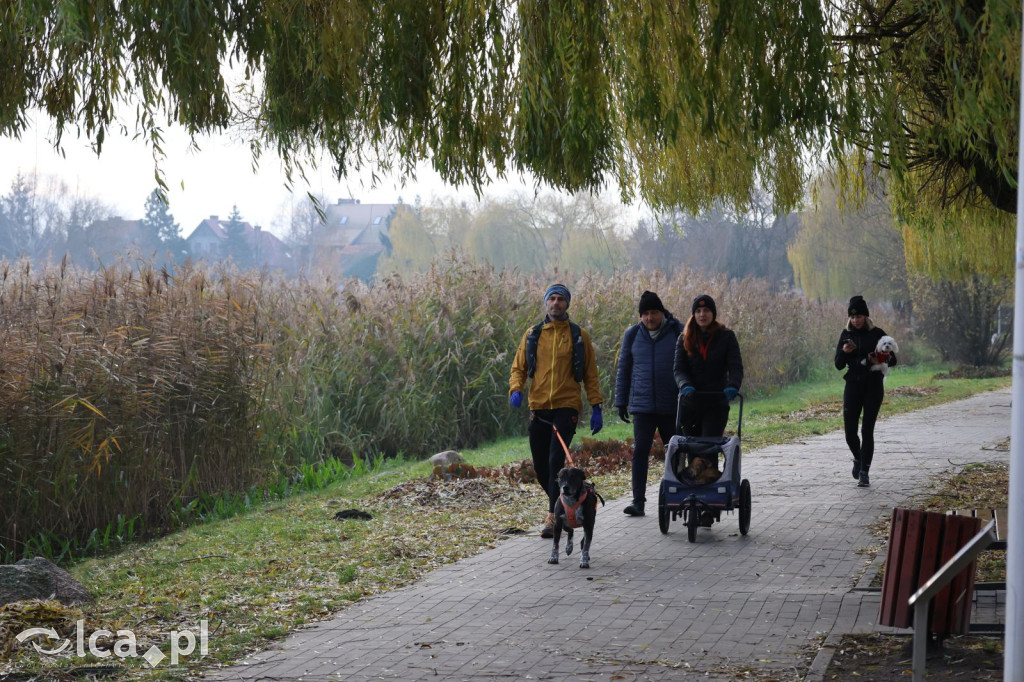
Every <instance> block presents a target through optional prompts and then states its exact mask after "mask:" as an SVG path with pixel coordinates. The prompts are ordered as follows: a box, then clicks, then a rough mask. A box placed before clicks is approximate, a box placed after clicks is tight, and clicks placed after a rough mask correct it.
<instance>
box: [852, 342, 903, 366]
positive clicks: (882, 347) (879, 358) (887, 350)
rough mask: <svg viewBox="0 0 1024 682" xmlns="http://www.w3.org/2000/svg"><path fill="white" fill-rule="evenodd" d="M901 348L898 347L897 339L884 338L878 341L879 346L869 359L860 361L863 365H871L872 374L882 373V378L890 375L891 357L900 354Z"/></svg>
mask: <svg viewBox="0 0 1024 682" xmlns="http://www.w3.org/2000/svg"><path fill="white" fill-rule="evenodd" d="M899 349H900V347H899V346H897V345H896V339H894V338H892V337H891V336H883V337H882V338H880V339H878V344H877V345H876V346H875V350H874V352H872V353H868V357H867V358H866V359H864V360H861V361H860V364H862V365H871V371H872V372H881V373H882V376H885V375H886V374H888V373H889V356H890V355H892V354H893V353H896V352H899Z"/></svg>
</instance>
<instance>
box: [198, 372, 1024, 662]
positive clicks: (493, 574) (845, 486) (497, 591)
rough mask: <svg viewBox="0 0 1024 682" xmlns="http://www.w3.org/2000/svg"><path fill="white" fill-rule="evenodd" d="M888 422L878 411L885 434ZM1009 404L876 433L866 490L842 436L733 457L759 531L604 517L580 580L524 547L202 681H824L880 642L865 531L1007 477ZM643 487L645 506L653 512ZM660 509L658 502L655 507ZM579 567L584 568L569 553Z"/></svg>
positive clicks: (540, 546) (992, 396)
mask: <svg viewBox="0 0 1024 682" xmlns="http://www.w3.org/2000/svg"><path fill="white" fill-rule="evenodd" d="M884 411H885V408H884V407H883V416H884ZM1009 433H1010V393H1009V391H997V392H994V393H988V394H983V395H979V396H975V397H973V398H970V399H967V400H963V401H960V402H957V403H951V404H948V405H943V406H939V407H934V408H929V409H926V410H923V411H920V412H916V413H913V414H906V415H902V416H897V417H893V418H889V419H884V418H883V420H881V421H880V422H879V423H878V426H877V428H876V453H877V454H876V457H875V462H874V466H873V468H872V470H871V481H872V487H871V488H868V489H864V488H858V487H857V486H856V484H855V482H854V480H853V478H851V476H850V458H849V455H848V454H847V448H846V444H845V441H844V439H843V436H842V434H841V433H831V434H827V435H823V436H818V437H815V438H811V439H808V440H806V441H803V442H799V443H793V444H789V445H781V446H774V447H770V448H766V449H763V450H758V451H752V452H747V453H744V462H743V474H744V476H745V477H746V478H747V479H749V480H750V483H751V487H752V492H753V507H752V509H753V513H752V519H751V523H750V532H749V534H748V535H747V536H745V537H744V536H741V535H740V534H739V532H738V522H737V518H736V514H735V513H733V514H727V515H723V519H722V522H721V523H717V524H715V525H714V527H713V528H710V529H700V530H699V531H698V536H697V542H696V543H693V544H691V543H689V542H687V539H686V528H685V526H684V525H683V523H682V521H681V520H679V521H676V522H675V523H673V524H672V526H671V528H670V532H669V534H668V535H662V534H661V532H660V531H659V530H658V521H657V515H656V514H649V515H648V516H647V517H645V518H642V519H634V518H630V517H627V516H625V515H624V514H623V513H622V509H623V507H624V506H625V505H626V504H627V503H628V502H629V499H628V497H627V498H622V499H619V500H613V501H611V500H610V501H609V502H608V505H607V506H606V507H603V508H601V510H600V511H599V513H598V523H597V530H596V532H595V540H594V545H593V547H592V549H591V569H590V570H589V571H586V570H580V569H579V568H578V567H577V561H576V559H577V556H578V555H577V554H575V553H574V554H573V556H572V557H570V559H569V560H564V559H563V561H562V563H561V564H559V565H557V566H549V565H547V564H546V563H545V561H546V559H547V556H548V553H549V551H550V542H549V541H546V540H540V539H538V538H537V537H536V536H529V537H519V538H514V539H510V540H507V541H505V542H502V543H501V544H499V545H498V546H497V547H496V548H495V549H492V550H489V551H486V552H483V553H481V554H479V555H477V556H474V557H471V558H469V559H465V560H463V561H460V562H458V563H456V564H452V565H449V566H446V567H443V568H441V569H438V570H437V571H435V572H433V573H431V574H430V575H428V576H427V577H426V578H424V579H423V580H421V581H419V582H418V583H416V584H414V585H411V586H409V587H407V588H404V589H400V590H395V591H393V592H390V593H387V594H383V595H380V596H377V597H373V598H371V599H367V600H366V601H363V602H360V603H358V604H355V605H353V606H352V607H350V608H348V609H346V610H344V611H342V612H341V613H340V614H338V616H337V617H336V618H335V619H334V620H331V621H326V622H322V623H318V624H316V625H313V626H311V627H309V628H307V629H304V630H301V631H299V632H297V633H295V634H293V635H292V636H290V637H288V638H287V639H285V640H284V641H283V642H281V643H280V644H279V645H277V646H276V647H274V648H272V649H269V650H267V651H264V652H261V653H259V654H257V655H255V656H253V657H252V658H251V659H249V660H246V661H244V662H243V663H241V664H239V665H237V666H234V667H232V668H227V669H224V670H221V671H219V672H218V673H217V674H216V675H213V674H211V675H210V677H212V678H216V679H244V680H290V679H306V680H335V679H340V680H378V679H385V680H387V679H401V680H406V681H411V680H486V679H535V680H566V679H573V680H576V679H580V680H613V679H624V680H689V679H693V680H697V679H700V680H735V679H737V678H738V676H739V675H741V674H742V673H743V671H750V675H751V677H750V678H751V679H762V680H764V679H779V680H803V679H808V680H820V679H821V675H822V674H823V673H824V669H825V666H826V665H827V662H828V651H829V649H828V647H825V648H824V649H822V653H819V649H820V648H821V645H822V643H823V642H826V641H827V642H830V643H831V642H835V641H836V640H837V638H838V637H839V636H841V635H842V634H845V633H850V632H870V631H872V630H874V629H875V624H874V623H875V619H876V615H877V612H878V601H879V595H878V593H877V592H874V593H872V592H867V591H862V590H858V589H856V588H857V585H858V582H860V583H861V584H862V585H863V584H866V583H867V582H868V581H869V580H870V577H871V575H873V574H874V571H875V570H877V566H878V562H876V563H875V564H873V565H869V561H868V558H867V557H865V555H864V554H863V553H862V551H861V550H862V548H865V547H867V546H869V545H873V544H877V543H878V542H879V541H878V539H877V538H875V537H873V536H872V534H871V532H870V530H869V527H870V526H871V525H872V524H874V523H875V522H876V521H877V520H879V519H880V518H888V517H889V516H891V512H892V508H893V507H894V506H898V505H905V506H912V505H913V498H914V496H915V495H918V494H921V493H923V492H924V488H925V483H926V482H927V481H928V480H929V479H930V478H931V477H933V476H936V475H937V474H939V473H940V472H943V471H946V470H948V469H950V468H951V466H962V465H964V464H967V463H970V462H978V461H993V460H995V461H1007V460H1008V453H1007V452H1006V451H1005V450H997V449H995V448H994V447H993V446H994V445H995V444H996V443H998V442H1000V441H1004V440H1005V439H1007V438H1008V437H1009ZM657 483H658V482H657V481H652V484H653V485H652V487H651V490H650V491H649V492H648V499H654V500H656V499H657ZM652 493H653V494H652ZM577 551H578V550H577Z"/></svg>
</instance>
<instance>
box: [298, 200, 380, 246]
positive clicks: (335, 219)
mask: <svg viewBox="0 0 1024 682" xmlns="http://www.w3.org/2000/svg"><path fill="white" fill-rule="evenodd" d="M398 206H399V204H363V203H360V202H359V200H358V199H338V203H336V204H331V205H329V206H326V207H324V214H325V216H326V221H325V223H324V225H322V226H321V227H320V228H319V229H318V230H317V231H316V233H315V234H314V236H313V239H312V240H311V241H312V242H313V243H314V244H316V245H317V246H326V247H334V248H340V247H346V246H349V245H353V244H367V245H374V246H375V247H378V248H379V247H380V234H381V233H382V232H383V233H387V230H388V225H389V224H390V222H391V216H392V215H393V214H394V212H395V209H396V208H397V207H398Z"/></svg>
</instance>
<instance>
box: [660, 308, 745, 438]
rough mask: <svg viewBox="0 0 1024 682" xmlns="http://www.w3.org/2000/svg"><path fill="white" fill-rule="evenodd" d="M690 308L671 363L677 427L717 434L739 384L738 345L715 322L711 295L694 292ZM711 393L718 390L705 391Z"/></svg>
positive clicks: (685, 431) (697, 433) (721, 430)
mask: <svg viewBox="0 0 1024 682" xmlns="http://www.w3.org/2000/svg"><path fill="white" fill-rule="evenodd" d="M690 310H691V315H690V320H689V321H688V322H687V323H686V328H685V329H684V330H683V333H682V335H681V336H680V337H679V339H678V341H676V357H675V362H674V363H673V371H674V374H675V378H676V385H677V386H678V387H679V412H680V418H681V421H680V427H681V429H682V433H683V435H684V436H721V435H722V434H724V433H725V425H726V423H727V422H728V421H729V401H731V400H732V399H734V398H735V397H736V395H737V394H738V393H739V391H740V385H741V384H742V383H743V358H742V357H740V344H739V342H738V341H736V334H734V333H733V332H732V330H730V329H727V328H725V327H724V326H722V324H721V323H719V322H718V319H717V318H718V309H717V308H716V307H715V301H714V299H713V298H711V297H710V296H707V295H703V296H698V297H697V298H695V299H694V301H693V305H692V306H691V308H690ZM712 393H713V394H716V395H708V394H712Z"/></svg>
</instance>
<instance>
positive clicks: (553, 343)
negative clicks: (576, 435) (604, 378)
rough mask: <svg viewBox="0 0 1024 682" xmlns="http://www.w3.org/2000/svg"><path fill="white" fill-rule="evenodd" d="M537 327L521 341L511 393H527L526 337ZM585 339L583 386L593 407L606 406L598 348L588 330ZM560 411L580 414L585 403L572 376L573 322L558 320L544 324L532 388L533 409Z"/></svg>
mask: <svg viewBox="0 0 1024 682" xmlns="http://www.w3.org/2000/svg"><path fill="white" fill-rule="evenodd" d="M531 329H533V325H530V327H529V328H528V329H527V330H526V331H525V332H524V333H523V338H522V339H521V340H520V341H519V349H518V350H517V351H516V358H515V360H514V361H513V362H512V373H511V376H510V377H509V381H508V385H509V389H508V393H509V395H512V393H513V392H514V391H524V392H525V390H526V380H527V378H528V377H527V376H526V337H527V336H529V334H530V330H531ZM580 333H581V336H582V337H583V347H584V358H583V386H584V387H585V388H586V390H587V398H588V399H589V402H590V404H591V405H600V404H601V403H603V402H604V398H603V397H601V386H600V382H599V381H598V377H597V361H596V360H595V359H594V345H593V344H592V343H591V342H590V334H588V333H587V330H585V329H580ZM560 407H571V408H573V409H574V410H576V411H577V412H582V411H583V399H582V397H581V396H580V384H579V383H577V382H576V380H575V379H574V378H573V376H572V337H571V334H570V333H569V320H568V318H566V319H565V320H556V321H548V322H545V323H544V326H543V327H541V330H540V338H539V339H537V369H536V370H535V371H534V373H533V381H532V382H531V384H530V409H531V410H554V409H557V408H560Z"/></svg>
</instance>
